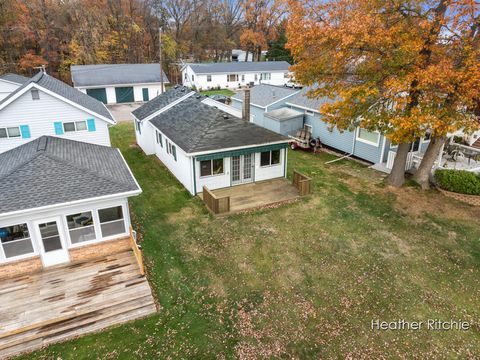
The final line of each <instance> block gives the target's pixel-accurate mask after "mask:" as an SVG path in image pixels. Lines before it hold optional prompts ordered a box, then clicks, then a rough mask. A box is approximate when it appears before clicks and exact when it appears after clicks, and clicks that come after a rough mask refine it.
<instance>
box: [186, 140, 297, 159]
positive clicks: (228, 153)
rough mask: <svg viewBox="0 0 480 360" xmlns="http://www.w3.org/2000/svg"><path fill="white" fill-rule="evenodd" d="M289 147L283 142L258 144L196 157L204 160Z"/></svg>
mask: <svg viewBox="0 0 480 360" xmlns="http://www.w3.org/2000/svg"><path fill="white" fill-rule="evenodd" d="M287 147H288V143H283V144H273V145H264V146H257V147H253V148H246V149H239V150H231V151H222V152H217V153H211V154H205V155H199V156H197V157H196V158H195V159H197V161H203V160H214V159H222V158H227V157H232V156H240V155H249V154H252V153H259V152H264V151H272V150H280V149H284V148H287Z"/></svg>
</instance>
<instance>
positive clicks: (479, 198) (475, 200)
mask: <svg viewBox="0 0 480 360" xmlns="http://www.w3.org/2000/svg"><path fill="white" fill-rule="evenodd" d="M436 188H437V190H438V191H440V192H441V193H442V194H443V195H445V196H448V197H450V198H453V199H455V200H459V201H462V202H465V203H467V204H470V205H473V206H480V195H468V194H460V193H456V192H453V191H447V190H444V189H442V188H440V187H439V186H438V185H437V186H436Z"/></svg>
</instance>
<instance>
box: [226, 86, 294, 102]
mask: <svg viewBox="0 0 480 360" xmlns="http://www.w3.org/2000/svg"><path fill="white" fill-rule="evenodd" d="M299 91H300V90H295V89H291V88H287V87H284V86H274V85H267V84H260V85H255V86H253V87H251V88H250V103H251V104H252V105H256V106H260V107H266V106H269V105H271V104H273V103H275V102H277V101H280V100H283V99H285V98H288V97H289V96H292V95H294V94H296V93H298V92H299ZM243 97H244V94H243V92H242V91H239V92H237V93H236V94H235V95H233V96H232V99H235V100H238V101H242V102H243Z"/></svg>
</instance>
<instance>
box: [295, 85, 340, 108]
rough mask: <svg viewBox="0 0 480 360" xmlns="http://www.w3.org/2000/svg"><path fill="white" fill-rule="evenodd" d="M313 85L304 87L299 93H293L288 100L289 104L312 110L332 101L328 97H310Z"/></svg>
mask: <svg viewBox="0 0 480 360" xmlns="http://www.w3.org/2000/svg"><path fill="white" fill-rule="evenodd" d="M312 89H313V88H312V87H304V88H303V89H302V90H301V91H300V92H299V93H298V94H295V95H293V96H292V97H291V98H289V99H288V100H287V104H289V105H294V106H298V107H301V108H304V109H309V110H312V111H319V109H320V108H321V107H322V105H323V104H326V103H328V102H331V101H332V100H331V99H330V98H328V97H326V96H325V97H321V98H314V99H313V98H310V97H308V96H307V93H308V91H310V90H312Z"/></svg>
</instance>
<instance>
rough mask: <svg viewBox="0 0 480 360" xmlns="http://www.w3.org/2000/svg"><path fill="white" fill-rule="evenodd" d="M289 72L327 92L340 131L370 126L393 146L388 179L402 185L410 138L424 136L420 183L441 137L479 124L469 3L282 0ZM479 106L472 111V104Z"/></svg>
mask: <svg viewBox="0 0 480 360" xmlns="http://www.w3.org/2000/svg"><path fill="white" fill-rule="evenodd" d="M289 10H290V17H289V23H288V44H287V46H288V47H289V48H290V50H291V52H292V55H293V57H294V59H295V62H296V65H295V66H294V67H293V70H294V71H295V77H296V79H298V80H299V81H300V82H302V83H304V84H305V85H314V90H312V92H311V94H310V95H311V96H314V97H318V96H328V97H330V98H331V102H329V103H327V104H325V105H324V106H323V107H322V109H321V112H322V113H323V115H324V118H325V120H326V121H327V122H329V123H331V124H334V125H336V126H337V127H338V128H339V129H340V130H346V129H354V128H356V127H361V128H364V129H366V130H369V131H379V132H381V133H383V134H385V136H386V137H387V138H388V139H389V140H390V141H391V142H392V143H394V144H398V148H397V154H396V157H395V161H394V165H393V169H392V172H391V174H390V176H389V183H390V184H391V185H394V186H401V185H402V184H403V183H404V179H405V176H404V175H405V164H406V160H407V156H408V152H409V151H410V147H411V143H412V142H413V141H415V140H417V139H419V138H421V137H423V136H425V135H426V134H427V133H428V134H430V136H431V139H432V140H431V143H430V146H429V149H428V150H427V153H426V154H425V156H424V159H423V161H422V164H421V165H420V168H419V170H418V172H417V174H416V179H417V181H419V182H420V183H422V185H423V186H425V187H426V186H428V175H429V173H430V170H431V168H432V166H433V163H434V161H435V159H436V158H437V154H438V153H439V151H440V149H441V147H442V145H443V143H444V142H445V137H446V135H447V134H449V133H452V132H454V131H457V130H463V131H465V132H469V131H473V130H475V129H477V128H478V127H479V122H478V113H476V112H475V111H476V110H475V109H478V102H479V94H480V93H479V91H480V77H479V74H480V71H479V70H480V67H479V59H480V53H479V46H478V45H479V44H478V38H479V5H478V3H477V2H475V1H472V0H458V1H452V0H417V1H404V0H339V1H338V0H337V1H321V2H319V1H315V0H300V1H294V0H291V1H289ZM477 111H478V110H477Z"/></svg>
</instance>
